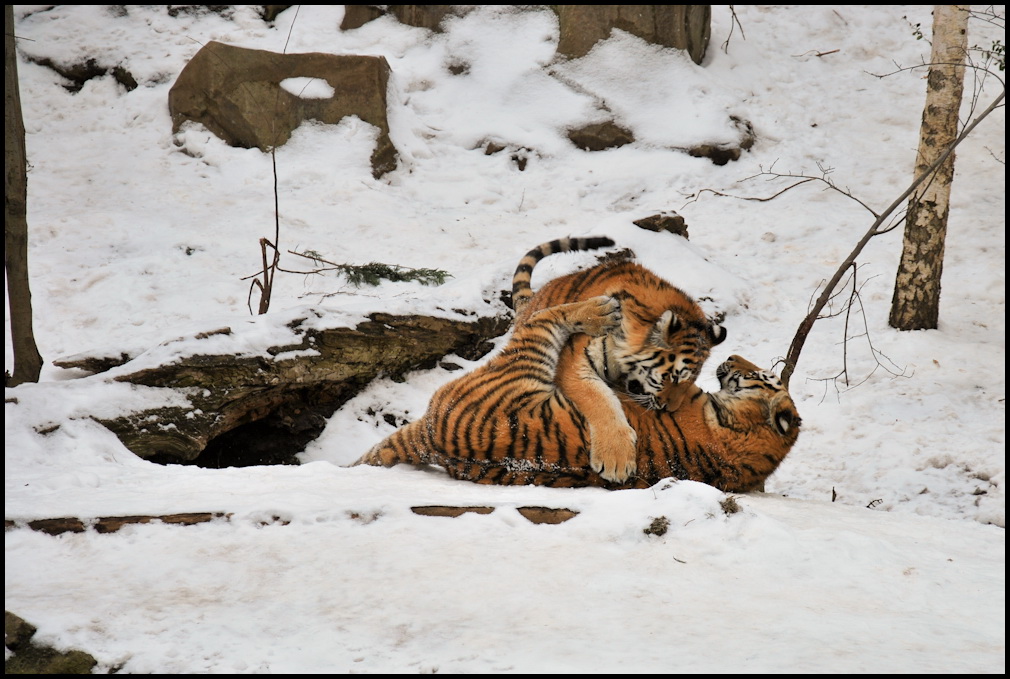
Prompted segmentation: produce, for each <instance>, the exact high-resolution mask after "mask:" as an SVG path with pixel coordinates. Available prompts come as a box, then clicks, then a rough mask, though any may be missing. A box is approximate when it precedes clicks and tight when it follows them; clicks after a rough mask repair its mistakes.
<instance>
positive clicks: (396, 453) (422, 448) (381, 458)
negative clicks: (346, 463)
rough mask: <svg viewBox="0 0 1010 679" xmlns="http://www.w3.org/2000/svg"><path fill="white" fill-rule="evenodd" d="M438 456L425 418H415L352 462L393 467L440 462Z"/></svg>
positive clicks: (355, 464) (354, 465)
mask: <svg viewBox="0 0 1010 679" xmlns="http://www.w3.org/2000/svg"><path fill="white" fill-rule="evenodd" d="M437 458H438V456H437V455H436V453H435V452H434V449H433V448H432V446H431V440H430V437H429V436H428V431H427V426H426V424H425V420H424V419H420V420H415V421H414V422H411V423H410V424H407V425H404V426H403V427H400V428H399V429H397V430H396V431H394V432H393V433H392V434H390V435H389V436H387V437H386V438H385V439H383V440H382V441H380V442H379V443H377V444H375V445H374V446H372V449H371V450H369V451H368V452H367V453H365V454H364V455H362V456H361V457H360V458H358V460H357V462H355V463H354V464H352V465H351V466H352V467H356V466H358V465H359V464H368V465H372V466H376V467H392V466H395V465H397V464H401V463H402V464H415V465H424V464H439V461H438V459H437Z"/></svg>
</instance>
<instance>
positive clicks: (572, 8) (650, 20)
mask: <svg viewBox="0 0 1010 679" xmlns="http://www.w3.org/2000/svg"><path fill="white" fill-rule="evenodd" d="M551 7H552V9H553V10H554V11H555V12H556V13H557V15H558V22H559V23H560V25H561V39H560V41H559V42H558V52H559V53H560V54H564V55H565V56H568V57H572V58H577V57H581V56H584V55H586V54H588V53H589V50H591V49H592V48H593V45H595V44H596V43H597V42H599V41H600V40H605V39H607V38H609V37H610V32H611V31H612V30H613V29H615V28H619V29H621V30H622V31H627V32H628V33H631V34H632V35H637V36H638V37H639V38H642V39H643V40H645V41H646V42H651V43H654V44H656V45H662V46H663V47H675V48H677V49H681V50H684V51H685V52H687V53H688V55H690V57H691V59H692V60H693V61H694V63H696V64H700V63H701V62H702V60H703V59H704V58H705V50H706V49H708V42H709V38H710V37H711V31H712V6H711V5H552V6H551Z"/></svg>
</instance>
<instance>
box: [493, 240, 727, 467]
mask: <svg viewBox="0 0 1010 679" xmlns="http://www.w3.org/2000/svg"><path fill="white" fill-rule="evenodd" d="M612 244H613V241H611V240H610V239H609V238H585V239H568V238H564V239H559V240H555V241H551V242H549V243H544V244H543V245H540V246H538V247H536V248H534V249H533V250H530V251H529V252H528V253H527V254H526V255H525V256H524V257H523V258H522V259H521V260H520V262H519V266H518V267H517V268H516V271H515V274H514V276H513V277H512V306H513V308H514V309H515V311H516V319H515V326H516V327H521V326H522V325H523V324H524V323H526V322H527V320H528V319H529V318H530V317H531V316H532V315H533V314H535V313H537V312H538V311H540V310H542V309H546V308H548V307H551V306H554V305H556V304H563V303H566V302H573V301H576V300H582V299H587V298H589V297H593V296H596V295H606V296H612V297H614V298H616V299H618V300H619V301H620V303H621V311H622V315H623V319H622V323H621V327H620V329H619V330H617V331H616V332H611V333H607V334H605V335H602V336H599V337H597V338H595V339H592V340H590V339H589V338H588V337H585V336H578V337H576V338H575V339H574V340H573V345H574V349H575V350H576V352H577V355H578V358H576V359H574V360H573V361H572V363H571V368H570V369H565V370H561V371H560V372H559V373H558V379H557V382H558V386H559V387H560V388H561V391H562V392H563V393H564V394H565V395H566V396H567V397H568V398H569V399H570V400H571V401H572V402H573V404H574V405H575V407H576V409H577V410H578V411H579V412H580V413H581V414H582V415H583V416H584V417H585V418H586V420H587V421H588V423H589V431H590V455H589V459H590V466H591V467H592V468H593V469H594V470H595V471H598V472H600V474H601V475H602V476H603V477H604V478H605V479H607V480H610V481H624V480H626V479H627V478H628V477H629V476H630V475H631V474H633V473H634V472H635V465H636V455H635V437H636V434H635V430H634V428H633V427H632V426H631V425H630V424H629V423H628V420H627V418H626V416H625V414H624V411H623V410H622V409H621V405H620V402H619V401H618V399H617V393H623V394H625V395H627V396H629V397H630V398H631V399H632V400H634V401H636V402H637V403H639V404H641V405H643V406H645V407H647V408H652V409H662V408H665V409H666V410H671V411H673V410H676V409H677V407H678V405H679V403H680V399H681V398H682V397H683V396H684V395H685V394H686V393H687V391H686V390H687V389H689V388H690V386H691V385H693V384H694V381H695V379H696V378H697V376H698V372H699V371H700V370H701V367H702V364H704V362H705V361H706V360H707V359H708V356H709V353H710V351H711V348H712V347H713V346H714V345H716V344H719V343H720V342H722V341H723V340H724V339H725V338H726V332H725V330H724V329H723V328H722V327H720V326H718V325H716V324H714V323H713V322H712V321H711V320H710V319H708V318H707V317H706V316H705V312H704V311H702V309H701V307H700V306H698V304H697V303H696V302H695V301H694V300H693V299H692V298H691V297H690V296H688V295H687V293H685V292H684V291H683V290H680V289H679V288H676V287H674V286H673V285H671V284H670V283H668V282H667V281H665V280H663V279H662V278H660V277H659V276H657V275H656V274H654V273H653V272H652V271H649V270H648V269H646V268H645V267H643V266H641V265H640V264H637V263H636V262H633V261H629V260H628V259H627V258H621V257H611V258H609V259H607V260H604V261H603V262H601V263H599V264H597V265H596V266H594V267H592V268H590V269H586V270H583V271H577V272H575V273H572V274H569V275H567V276H562V277H560V278H556V279H554V280H552V281H550V282H548V283H547V284H545V285H544V286H543V287H541V288H540V290H538V291H537V292H536V294H534V293H533V290H532V288H531V286H530V281H531V278H532V275H533V270H534V268H535V267H536V265H537V263H538V262H539V261H540V260H542V259H543V258H544V257H547V256H549V255H551V254H554V253H556V252H568V251H571V250H576V249H591V248H595V247H601V246H603V245H612ZM661 394H662V398H661V397H660V395H661Z"/></svg>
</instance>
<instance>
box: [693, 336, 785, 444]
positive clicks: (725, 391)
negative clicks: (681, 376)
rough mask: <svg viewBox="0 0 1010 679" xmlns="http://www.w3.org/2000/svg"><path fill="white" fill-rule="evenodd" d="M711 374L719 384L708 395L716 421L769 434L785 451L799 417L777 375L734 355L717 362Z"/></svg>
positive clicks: (738, 428)
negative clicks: (715, 410) (714, 408)
mask: <svg viewBox="0 0 1010 679" xmlns="http://www.w3.org/2000/svg"><path fill="white" fill-rule="evenodd" d="M715 374H716V377H717V378H719V384H720V386H721V387H722V388H721V389H720V390H719V391H718V392H716V393H714V394H711V398H712V401H713V403H714V404H715V406H716V408H717V411H718V419H719V421H720V424H722V425H723V426H726V427H729V428H731V429H734V430H736V431H740V432H749V433H753V434H754V435H755V436H766V437H770V439H769V443H770V444H772V443H773V444H774V446H775V447H776V448H777V447H779V446H781V447H782V448H784V450H785V451H788V450H789V449H790V448H791V447H792V445H793V444H794V443H795V442H796V439H797V437H798V436H799V434H800V425H801V424H802V422H803V421H802V420H801V419H800V414H799V412H798V411H797V410H796V404H795V403H793V399H792V397H790V396H789V392H788V391H786V388H785V387H784V386H783V384H782V380H781V379H779V377H778V375H776V374H775V373H773V372H772V371H770V370H763V369H761V368H759V367H757V366H756V365H754V364H753V363H751V362H750V361H748V360H747V359H745V358H742V357H740V356H736V355H733V356H730V357H729V358H728V359H727V360H726V361H725V362H724V363H722V364H721V365H719V367H718V368H716V370H715ZM783 454H784V453H783Z"/></svg>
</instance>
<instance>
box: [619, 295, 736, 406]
mask: <svg viewBox="0 0 1010 679" xmlns="http://www.w3.org/2000/svg"><path fill="white" fill-rule="evenodd" d="M627 317H630V318H631V319H632V320H631V322H630V323H627V322H626V323H625V324H624V325H623V327H622V331H623V337H622V338H621V339H619V340H617V341H615V343H614V344H615V349H614V351H613V352H612V355H611V356H610V363H612V364H613V365H612V366H609V367H611V371H610V372H611V374H614V375H619V376H620V377H619V378H618V380H617V387H618V388H620V389H621V390H622V391H624V392H625V393H627V394H628V395H629V396H630V397H631V398H632V400H634V401H635V402H637V403H638V404H640V405H642V406H643V407H646V408H649V409H652V410H662V409H667V410H674V409H675V407H676V406H673V407H671V406H672V405H673V403H674V399H671V398H668V397H667V396H664V395H663V392H664V391H667V392H668V391H669V390H670V388H671V387H673V389H674V390H676V389H677V387H679V386H689V385H691V384H693V383H694V381H695V379H697V377H698V373H699V372H700V371H701V367H702V365H704V363H705V361H706V360H708V356H709V354H710V353H711V351H712V347H714V346H715V345H717V344H720V343H721V342H722V341H723V340H725V339H726V329H725V328H723V327H722V326H720V325H718V324H716V323H714V322H713V321H711V320H710V319H708V318H705V317H704V316H703V315H697V314H692V313H690V312H685V311H683V310H677V309H667V310H666V311H664V312H663V313H662V314H661V315H660V317H659V319H658V320H657V321H655V322H654V323H652V324H648V323H641V322H636V321H635V319H634V316H633V315H631V314H629V315H628V316H626V318H627Z"/></svg>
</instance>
